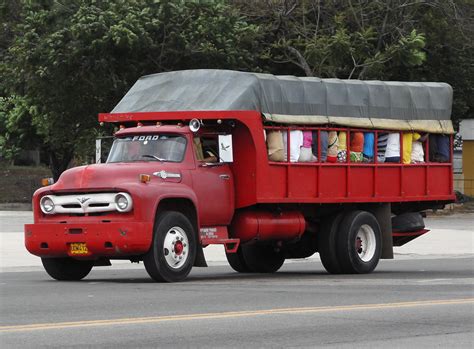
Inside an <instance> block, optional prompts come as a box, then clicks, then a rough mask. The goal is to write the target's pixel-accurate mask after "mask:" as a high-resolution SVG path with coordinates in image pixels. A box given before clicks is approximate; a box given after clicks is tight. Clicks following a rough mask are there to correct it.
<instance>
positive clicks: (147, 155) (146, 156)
mask: <svg viewBox="0 0 474 349" xmlns="http://www.w3.org/2000/svg"><path fill="white" fill-rule="evenodd" d="M141 157H142V158H151V159H155V160H158V161H161V162H163V161H166V159H162V158H159V157H158V156H155V155H149V154H145V155H142V156H141Z"/></svg>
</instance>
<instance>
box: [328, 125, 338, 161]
mask: <svg viewBox="0 0 474 349" xmlns="http://www.w3.org/2000/svg"><path fill="white" fill-rule="evenodd" d="M337 147H338V138H337V132H336V131H330V132H329V138H328V157H327V161H328V162H336V161H337Z"/></svg>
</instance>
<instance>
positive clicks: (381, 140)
mask: <svg viewBox="0 0 474 349" xmlns="http://www.w3.org/2000/svg"><path fill="white" fill-rule="evenodd" d="M387 141H388V133H379V134H378V135H377V161H378V162H384V161H385V150H386V149H387Z"/></svg>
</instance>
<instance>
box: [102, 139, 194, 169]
mask: <svg viewBox="0 0 474 349" xmlns="http://www.w3.org/2000/svg"><path fill="white" fill-rule="evenodd" d="M185 149H186V138H185V137H183V136H178V135H165V134H162V135H141V136H130V137H125V138H117V139H116V140H115V141H114V144H113V145H112V149H111V150H110V153H109V157H108V158H107V162H108V163H110V162H132V161H170V162H181V161H183V158H184V151H185Z"/></svg>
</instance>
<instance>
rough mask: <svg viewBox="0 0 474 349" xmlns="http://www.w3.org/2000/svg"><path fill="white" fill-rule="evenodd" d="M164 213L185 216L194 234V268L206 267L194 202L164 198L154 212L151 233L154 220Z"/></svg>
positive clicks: (179, 198) (184, 199)
mask: <svg viewBox="0 0 474 349" xmlns="http://www.w3.org/2000/svg"><path fill="white" fill-rule="evenodd" d="M164 211H175V212H180V213H182V214H183V215H185V216H186V217H187V218H188V219H189V221H190V222H191V224H192V225H193V227H194V231H195V233H196V259H195V262H194V266H195V267H207V263H206V259H205V257H204V252H203V250H202V246H201V244H200V240H201V239H200V235H199V226H200V225H199V217H198V214H197V208H196V205H195V204H194V202H193V201H192V200H191V199H190V198H186V197H173V198H171V197H170V198H164V199H161V200H160V201H159V202H158V205H157V208H156V212H155V222H154V224H153V225H154V227H153V231H155V226H156V224H157V220H156V218H157V217H158V216H159V215H160V213H161V212H164Z"/></svg>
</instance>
